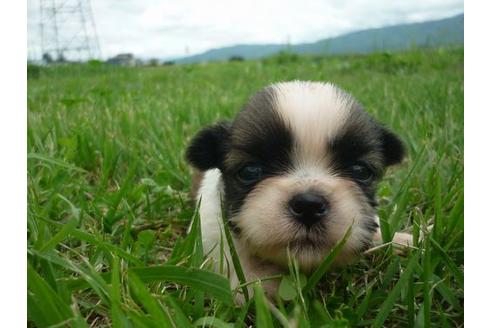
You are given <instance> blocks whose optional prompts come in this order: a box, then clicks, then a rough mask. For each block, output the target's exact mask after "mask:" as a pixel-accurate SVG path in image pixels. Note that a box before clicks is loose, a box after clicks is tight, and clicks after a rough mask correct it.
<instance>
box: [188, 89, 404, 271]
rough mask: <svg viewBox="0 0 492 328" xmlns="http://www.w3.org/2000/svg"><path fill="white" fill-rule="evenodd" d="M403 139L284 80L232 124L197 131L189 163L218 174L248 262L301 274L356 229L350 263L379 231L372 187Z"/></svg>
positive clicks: (357, 111) (346, 99)
mask: <svg viewBox="0 0 492 328" xmlns="http://www.w3.org/2000/svg"><path fill="white" fill-rule="evenodd" d="M403 153H404V150H403V146H402V144H401V142H400V141H399V139H398V138H397V137H396V136H395V135H394V134H392V133H391V132H389V131H388V130H386V129H385V128H383V127H382V126H380V125H379V124H377V123H376V122H375V121H374V120H372V119H371V118H370V117H369V116H368V115H367V114H366V113H365V112H364V111H363V110H362V108H361V106H360V105H359V104H358V103H357V102H356V101H355V100H354V99H352V98H351V97H350V96H349V95H348V94H346V93H344V92H343V91H341V90H340V89H338V88H336V87H335V86H333V85H331V84H325V83H314V82H287V83H280V84H275V85H271V86H269V87H267V88H265V89H263V90H261V91H260V92H258V93H257V94H255V95H254V96H253V97H252V98H251V99H250V100H249V102H248V103H247V104H246V106H245V107H244V108H243V109H242V110H241V111H240V112H239V113H238V115H237V116H236V118H235V119H234V121H233V122H232V123H221V124H217V125H214V126H211V127H208V128H206V129H204V130H202V131H201V132H200V133H199V134H198V135H197V136H196V137H195V138H194V139H193V141H192V143H191V145H190V147H189V148H188V151H187V158H188V160H189V161H190V162H191V164H192V165H193V166H195V167H196V168H198V169H201V170H207V169H211V168H219V169H220V171H221V172H222V176H223V182H224V189H225V195H224V203H225V208H226V210H227V212H228V218H229V220H230V223H231V226H232V227H233V231H234V233H235V234H236V238H237V239H238V240H239V241H240V243H241V246H242V247H244V248H246V249H247V250H248V251H249V252H250V253H251V254H253V255H256V256H258V257H260V258H263V259H265V260H269V261H272V262H275V263H278V264H283V265H285V264H286V262H287V250H288V249H289V250H290V253H291V254H292V255H293V256H294V257H295V258H296V259H297V261H298V262H299V264H300V266H301V268H302V269H304V270H310V269H312V268H313V267H314V266H316V265H317V264H319V262H320V261H321V260H323V258H324V257H325V256H326V255H327V253H328V252H329V251H330V249H331V248H332V247H333V246H334V245H335V244H336V243H337V242H338V241H340V240H341V239H342V237H343V235H344V234H345V232H346V231H347V230H348V229H349V228H350V227H352V232H351V234H350V236H349V239H348V240H347V242H346V244H345V245H344V249H343V250H342V252H341V254H340V255H339V257H338V262H345V261H348V260H349V259H350V258H351V257H353V256H354V255H357V254H358V253H360V252H361V251H362V250H364V249H366V248H367V247H368V246H369V245H370V243H371V239H372V237H373V235H374V233H375V232H376V229H377V223H376V221H375V215H376V213H375V206H376V201H375V192H376V184H377V182H378V181H379V180H380V178H381V177H382V174H383V172H384V169H385V167H387V166H388V165H392V164H395V163H398V162H400V161H401V159H402V157H403Z"/></svg>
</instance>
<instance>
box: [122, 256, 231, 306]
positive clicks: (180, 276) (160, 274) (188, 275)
mask: <svg viewBox="0 0 492 328" xmlns="http://www.w3.org/2000/svg"><path fill="white" fill-rule="evenodd" d="M129 272H132V273H134V274H135V275H137V276H138V277H139V278H140V279H141V280H142V281H143V282H153V281H168V282H174V283H177V284H180V285H185V286H188V287H191V288H193V289H196V290H200V291H203V292H204V293H207V294H209V295H211V296H213V297H216V298H217V299H219V300H220V301H222V302H224V303H226V304H228V305H232V304H233V302H232V294H231V287H230V284H229V280H227V279H226V278H225V277H224V276H221V275H219V274H216V273H213V272H210V271H206V270H202V269H197V268H185V267H179V266H174V265H162V266H154V267H141V268H131V269H129Z"/></svg>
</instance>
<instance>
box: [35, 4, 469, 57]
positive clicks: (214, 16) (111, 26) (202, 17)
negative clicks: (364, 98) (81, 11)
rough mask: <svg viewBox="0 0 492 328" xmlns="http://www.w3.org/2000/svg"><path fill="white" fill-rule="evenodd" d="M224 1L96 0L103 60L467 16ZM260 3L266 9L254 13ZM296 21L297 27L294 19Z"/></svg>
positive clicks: (411, 8) (454, 11) (422, 7)
mask: <svg viewBox="0 0 492 328" xmlns="http://www.w3.org/2000/svg"><path fill="white" fill-rule="evenodd" d="M224 1H225V0H217V1H216V2H214V3H213V5H212V6H209V7H207V8H205V7H206V6H205V7H204V4H203V3H201V2H196V1H194V0H185V1H183V2H182V3H180V4H178V5H176V4H174V5H170V4H169V3H166V2H162V1H157V0H147V1H141V2H138V1H136V0H128V1H125V2H114V1H110V0H99V1H95V2H93V4H92V12H93V16H94V20H95V24H96V29H97V34H98V37H99V43H100V44H101V49H102V56H101V59H108V58H111V57H114V56H116V55H117V54H121V53H132V54H133V55H134V56H135V57H136V58H142V59H145V60H148V59H151V58H156V59H159V60H175V59H180V58H183V57H189V56H193V55H199V54H202V53H204V52H207V51H210V50H213V49H220V48H227V47H234V46H238V45H265V44H276V45H282V44H300V43H312V42H316V41H320V40H323V39H329V38H335V37H339V36H342V35H345V34H349V33H353V32H357V31H363V30H368V29H377V28H384V27H389V26H394V25H404V24H412V23H422V22H428V21H435V20H441V19H446V18H451V17H454V16H458V15H463V14H464V8H463V2H462V1H456V0H433V1H416V2H413V3H411V4H409V3H407V2H405V1H394V2H390V3H388V2H387V1H384V0H379V1H368V0H359V1H354V2H352V3H350V4H347V3H345V2H342V1H340V2H339V1H334V2H330V3H326V2H324V1H321V0H316V1H314V2H313V3H312V6H310V8H305V7H306V6H304V7H303V6H299V4H298V3H297V2H296V3H295V4H284V5H283V6H280V5H279V4H281V3H283V2H281V1H280V0H273V1H270V2H268V3H267V5H263V7H259V6H256V5H254V4H253V5H251V6H245V4H244V3H239V4H236V6H234V5H228V2H224ZM255 1H256V0H255ZM258 1H259V0H258ZM221 3H222V5H223V6H222V8H220V10H219V9H218V7H219V6H218V4H221ZM38 5H39V0H29V1H28V57H29V58H30V59H35V58H40V57H41V51H40V37H39V6H38ZM239 7H240V8H239ZM238 8H239V9H240V10H238ZM257 8H262V9H263V10H262V11H256V12H255V10H257ZM275 10H276V11H275ZM251 12H253V13H254V19H251V17H252V14H251ZM248 13H250V15H248ZM272 13H275V14H276V15H272ZM320 13H326V14H320ZM238 15H239V16H238ZM346 17H350V18H349V19H348V18H346ZM245 18H246V20H245ZM293 20H295V22H296V23H297V24H292V21H293ZM306 22H307V23H306ZM180 49H181V50H180Z"/></svg>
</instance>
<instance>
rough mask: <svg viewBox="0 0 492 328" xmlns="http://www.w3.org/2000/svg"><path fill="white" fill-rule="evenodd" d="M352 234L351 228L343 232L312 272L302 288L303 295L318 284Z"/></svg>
mask: <svg viewBox="0 0 492 328" xmlns="http://www.w3.org/2000/svg"><path fill="white" fill-rule="evenodd" d="M351 233H352V226H350V228H348V229H347V231H345V234H344V235H343V238H342V239H341V240H340V241H339V242H338V243H337V244H336V245H335V247H333V248H332V249H331V251H330V253H329V254H328V255H327V256H326V257H325V259H324V260H323V262H321V264H320V265H319V266H318V268H317V269H316V271H314V272H313V274H312V275H311V276H310V277H309V279H308V281H307V283H306V286H304V288H303V293H304V294H307V293H308V292H310V291H311V290H312V289H313V288H314V287H315V286H316V284H317V283H318V281H319V280H320V279H321V277H323V276H324V274H325V273H326V271H328V269H329V268H330V265H331V264H332V263H333V261H334V260H335V258H336V256H337V255H338V253H339V252H340V251H341V250H342V248H343V246H344V245H345V243H346V242H347V239H348V237H349V236H350V234H351Z"/></svg>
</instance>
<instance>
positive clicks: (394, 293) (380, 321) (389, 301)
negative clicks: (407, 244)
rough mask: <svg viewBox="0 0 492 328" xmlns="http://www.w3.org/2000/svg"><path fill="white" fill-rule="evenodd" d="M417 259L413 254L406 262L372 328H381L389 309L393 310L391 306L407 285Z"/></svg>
mask: <svg viewBox="0 0 492 328" xmlns="http://www.w3.org/2000/svg"><path fill="white" fill-rule="evenodd" d="M418 258H419V256H418V255H417V254H414V255H413V257H412V258H411V259H410V260H409V261H408V264H407V268H406V270H405V272H403V274H402V275H401V277H400V279H399V280H398V282H397V283H396V285H395V287H394V288H393V289H392V290H391V292H390V293H389V295H388V297H387V298H386V300H385V301H384V303H383V305H382V306H381V308H380V309H379V313H378V315H377V316H376V319H374V322H373V324H372V327H382V326H383V324H384V321H385V320H386V318H387V317H388V315H389V314H390V312H391V309H392V308H393V305H394V304H395V301H396V299H397V298H398V295H400V293H401V290H402V289H403V287H404V286H405V284H407V283H408V281H409V280H410V279H411V277H412V274H413V271H414V270H415V267H416V265H417V260H418Z"/></svg>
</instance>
